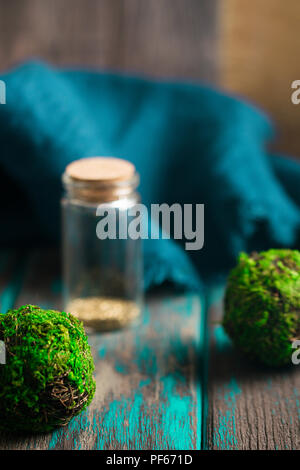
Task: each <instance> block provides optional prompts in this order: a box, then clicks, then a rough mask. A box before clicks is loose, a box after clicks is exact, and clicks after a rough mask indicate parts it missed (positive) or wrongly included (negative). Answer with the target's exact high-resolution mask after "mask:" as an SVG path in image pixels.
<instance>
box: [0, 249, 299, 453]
mask: <svg viewBox="0 0 300 470" xmlns="http://www.w3.org/2000/svg"><path fill="white" fill-rule="evenodd" d="M58 265H59V263H58V255H57V254H55V253H53V252H52V253H51V252H48V253H40V252H38V251H37V252H35V253H31V254H30V255H28V254H26V253H14V252H7V253H2V254H0V310H1V311H6V310H7V309H8V308H10V307H12V306H14V305H15V306H17V305H21V304H25V303H29V302H30V303H35V304H39V305H42V306H44V307H55V308H60V307H61V304H60V294H61V282H60V277H59V269H58ZM206 305H207V306H208V307H209V318H208V325H207V330H206V315H205V305H204V302H203V300H202V299H200V298H199V297H197V296H195V295H192V294H187V295H185V296H178V295H177V296H176V295H172V296H169V295H162V294H157V295H155V296H154V295H152V296H151V297H150V298H149V299H148V301H147V305H146V308H145V311H144V316H143V322H142V324H141V325H139V326H138V327H137V328H133V329H128V330H126V331H123V332H120V333H110V334H103V335H99V334H90V335H89V341H90V344H91V347H92V352H93V356H94V359H95V365H96V380H97V392H96V396H95V399H94V401H93V402H92V404H91V406H90V407H89V409H88V410H87V411H85V412H83V413H82V414H81V415H80V416H78V417H77V418H75V419H74V420H73V421H72V422H71V423H70V424H69V426H68V427H67V428H63V429H59V430H57V431H55V432H54V433H52V434H47V435H35V436H22V437H20V436H13V435H8V434H1V435H0V449H180V450H183V449H187V450H189V449H199V448H200V447H201V445H202V447H204V448H206V449H299V448H300V432H299V431H300V367H299V366H298V367H297V366H295V367H292V368H288V369H286V370H279V371H276V370H275V371H274V370H270V369H266V368H261V367H258V366H257V365H255V364H252V363H249V362H248V361H247V360H246V359H245V358H243V357H241V356H240V354H238V353H237V352H236V351H235V349H234V348H233V346H232V344H231V342H230V340H229V339H228V337H227V336H226V334H225V333H224V331H223V329H222V326H221V323H220V322H221V318H222V315H223V306H222V289H217V290H216V289H213V290H211V291H210V294H209V295H208V296H207V298H206ZM205 331H209V335H205ZM0 419H1V417H0Z"/></svg>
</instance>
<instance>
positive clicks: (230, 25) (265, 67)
mask: <svg viewBox="0 0 300 470" xmlns="http://www.w3.org/2000/svg"><path fill="white" fill-rule="evenodd" d="M219 5H220V7H221V8H220V12H219V19H220V34H219V37H220V42H219V44H220V54H219V56H220V83H221V85H222V86H223V87H224V88H226V89H227V90H230V91H233V92H235V93H237V94H238V95H242V96H245V97H247V98H248V99H249V100H251V101H253V102H254V103H256V104H258V105H259V106H261V107H262V108H264V109H265V110H266V111H267V112H268V113H269V114H270V115H271V116H272V118H273V120H274V121H275V123H276V127H277V128H278V129H279V132H278V138H277V141H276V142H275V144H274V145H276V150H277V151H280V152H289V153H290V154H293V155H296V156H299V155H300V141H299V116H300V108H299V106H297V105H294V104H293V103H292V102H291V94H292V92H293V91H294V90H292V88H291V84H292V82H293V81H294V80H297V79H299V76H300V63H299V60H297V58H298V54H299V47H300V35H299V21H300V3H299V1H298V0H289V1H288V2H283V1H282V0H264V1H263V2H262V1H261V0H252V1H251V2H249V1H248V0H220V2H219Z"/></svg>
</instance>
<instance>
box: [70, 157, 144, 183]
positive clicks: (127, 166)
mask: <svg viewBox="0 0 300 470" xmlns="http://www.w3.org/2000/svg"><path fill="white" fill-rule="evenodd" d="M134 173H135V167H134V165H132V163H130V162H128V161H127V160H122V159H121V158H114V157H92V158H82V159H80V160H75V161H74V162H72V163H70V164H69V165H68V166H67V168H66V174H67V175H68V176H69V177H70V178H72V179H74V180H78V181H91V182H93V181H94V182H95V181H98V182H100V181H103V182H109V181H124V180H129V179H131V178H132V177H133V175H134Z"/></svg>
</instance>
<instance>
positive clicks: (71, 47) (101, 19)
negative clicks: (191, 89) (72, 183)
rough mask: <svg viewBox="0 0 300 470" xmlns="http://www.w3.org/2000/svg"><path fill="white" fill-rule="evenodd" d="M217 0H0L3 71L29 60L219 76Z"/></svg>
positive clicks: (205, 77) (0, 65) (194, 76)
mask: <svg viewBox="0 0 300 470" xmlns="http://www.w3.org/2000/svg"><path fill="white" fill-rule="evenodd" d="M216 3H217V0H152V1H149V0H88V1H87V0H9V1H8V0H0V69H1V70H3V69H6V68H7V67H10V66H12V65H14V64H16V63H18V62H20V61H22V60H24V59H28V58H37V57H38V58H42V59H45V60H48V61H50V62H52V63H54V64H59V65H85V66H100V67H104V68H109V69H116V70H119V69H121V70H126V71H128V70H129V71H132V72H138V73H145V74H148V75H152V76H164V77H166V76H168V77H187V78H192V79H203V80H205V81H209V82H210V81H214V80H215V78H216V31H217V28H216V16H217V15H216Z"/></svg>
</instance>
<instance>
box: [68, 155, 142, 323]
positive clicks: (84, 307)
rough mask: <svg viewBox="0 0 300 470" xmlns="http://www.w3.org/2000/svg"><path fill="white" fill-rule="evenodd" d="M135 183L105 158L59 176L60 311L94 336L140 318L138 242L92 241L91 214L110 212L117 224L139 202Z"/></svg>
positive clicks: (117, 162)
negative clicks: (94, 332)
mask: <svg viewBox="0 0 300 470" xmlns="http://www.w3.org/2000/svg"><path fill="white" fill-rule="evenodd" d="M138 183H139V176H138V174H137V172H136V170H135V167H134V166H133V165H132V164H131V163H129V162H127V161H126V160H121V159H118V158H111V157H93V158H84V159H81V160H76V161H74V162H72V163H71V164H70V165H68V166H67V168H66V170H65V173H64V175H63V185H64V188H65V196H64V198H63V199H62V226H63V227H62V230H63V280H64V304H65V305H64V307H65V310H66V311H68V312H70V313H72V314H74V315H75V316H77V317H78V318H79V319H80V320H82V321H83V322H84V324H85V325H86V326H88V327H92V328H94V329H96V330H98V331H99V330H100V331H108V330H113V329H119V328H122V327H125V326H127V325H129V324H131V323H132V322H133V321H135V320H137V319H138V318H139V317H140V314H141V310H142V301H143V265H142V262H143V257H142V244H141V239H139V238H137V239H132V238H129V237H127V238H125V239H120V238H117V237H116V238H105V239H104V238H103V237H102V238H101V237H100V238H99V236H98V235H97V225H98V223H99V220H100V219H99V216H98V215H99V214H98V211H97V209H98V208H99V207H100V208H101V209H102V210H106V209H108V210H112V209H113V210H114V211H115V213H116V223H117V224H118V223H119V218H120V216H121V215H122V214H123V215H124V212H126V211H127V212H128V211H129V209H131V208H132V207H133V206H135V205H136V204H138V203H139V201H140V197H139V194H138V193H137V192H136V189H137V187H138ZM98 210H99V209H98ZM123 220H124V219H123ZM125 220H126V219H125ZM127 220H128V222H127V223H129V220H130V217H128V219H127Z"/></svg>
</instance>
